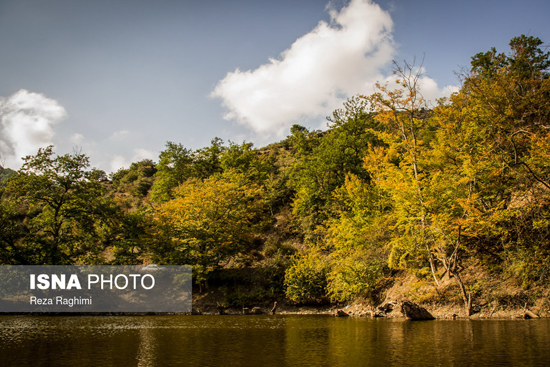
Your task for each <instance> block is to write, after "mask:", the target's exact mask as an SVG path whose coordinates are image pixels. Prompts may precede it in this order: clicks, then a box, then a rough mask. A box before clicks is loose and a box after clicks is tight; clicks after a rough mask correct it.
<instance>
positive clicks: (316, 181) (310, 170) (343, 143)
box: [292, 97, 381, 232]
mask: <svg viewBox="0 0 550 367" xmlns="http://www.w3.org/2000/svg"><path fill="white" fill-rule="evenodd" d="M328 120H329V123H330V127H331V129H330V130H328V131H327V132H325V133H308V132H307V130H305V129H303V128H301V127H300V126H297V125H295V126H293V128H292V131H293V133H294V135H293V140H294V141H295V144H297V146H298V147H299V150H298V151H297V154H296V156H297V160H296V163H295V165H294V167H293V170H294V175H293V177H294V186H295V188H296V197H295V200H294V203H293V211H294V214H295V215H296V216H297V217H299V218H300V219H301V220H302V223H303V226H304V227H305V230H306V231H309V232H311V231H312V230H313V229H314V228H315V227H316V226H317V225H319V224H321V223H322V222H323V221H324V220H326V219H327V217H328V216H329V212H330V210H331V205H332V202H333V200H332V197H333V192H334V190H336V189H337V188H338V187H340V186H342V185H343V184H344V181H345V178H346V175H348V174H353V175H356V176H358V177H360V178H361V179H363V180H366V181H368V180H369V175H368V173H367V170H365V168H364V167H363V158H364V157H365V155H366V154H367V151H368V147H369V145H378V144H380V143H381V142H380V140H379V139H377V138H376V136H375V134H373V132H372V130H377V129H378V128H379V125H380V124H379V123H378V122H376V121H375V119H374V118H373V114H372V113H371V111H370V110H369V107H368V105H367V103H366V102H365V101H364V100H363V99H361V98H358V97H353V98H351V99H350V100H348V101H347V102H346V103H344V108H342V109H339V110H336V111H335V112H334V113H333V116H332V117H331V118H329V119H328ZM369 129H370V130H369Z"/></svg>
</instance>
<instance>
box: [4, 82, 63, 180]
mask: <svg viewBox="0 0 550 367" xmlns="http://www.w3.org/2000/svg"><path fill="white" fill-rule="evenodd" d="M66 116H67V111H65V109H64V108H63V106H61V105H60V104H59V103H58V102H57V101H56V100H54V99H51V98H47V97H45V96H44V95H43V94H40V93H33V92H29V91H27V90H25V89H21V90H20V91H18V92H17V93H15V94H13V95H11V96H10V97H8V98H0V159H1V162H2V164H4V165H5V166H7V167H10V168H15V169H18V168H20V167H21V165H22V163H23V161H22V160H21V158H22V157H25V156H27V155H32V154H36V152H37V150H38V148H41V147H45V146H47V145H50V144H52V138H53V136H54V125H55V124H57V123H59V122H60V121H61V120H63V119H64V118H65V117H66Z"/></svg>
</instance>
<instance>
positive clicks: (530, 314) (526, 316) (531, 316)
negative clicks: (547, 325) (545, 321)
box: [523, 310, 540, 320]
mask: <svg viewBox="0 0 550 367" xmlns="http://www.w3.org/2000/svg"><path fill="white" fill-rule="evenodd" d="M523 318H524V319H526V320H527V319H540V316H539V315H537V314H536V313H534V312H531V311H529V310H526V311H525V312H524V313H523Z"/></svg>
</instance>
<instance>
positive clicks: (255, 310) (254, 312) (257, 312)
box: [250, 307, 262, 315]
mask: <svg viewBox="0 0 550 367" xmlns="http://www.w3.org/2000/svg"><path fill="white" fill-rule="evenodd" d="M250 313H251V314H252V315H261V314H262V309H261V308H260V307H252V310H251V311H250Z"/></svg>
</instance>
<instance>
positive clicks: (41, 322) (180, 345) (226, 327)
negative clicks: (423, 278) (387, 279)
mask: <svg viewBox="0 0 550 367" xmlns="http://www.w3.org/2000/svg"><path fill="white" fill-rule="evenodd" d="M0 365H1V366H79V367H80V366H81V367H84V366H262V367H263V366H511V365H513V366H548V365H550V320H548V319H542V320H476V321H473V320H472V321H470V320H437V321H416V322H412V321H406V320H386V319H370V318H337V317H331V316H324V315H323V316H321V315H319V316H303V315H299V316H298V315H275V316H105V317H91V316H90V317H88V316H70V317H66V316H59V317H47V316H40V317H36V316H0Z"/></svg>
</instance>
